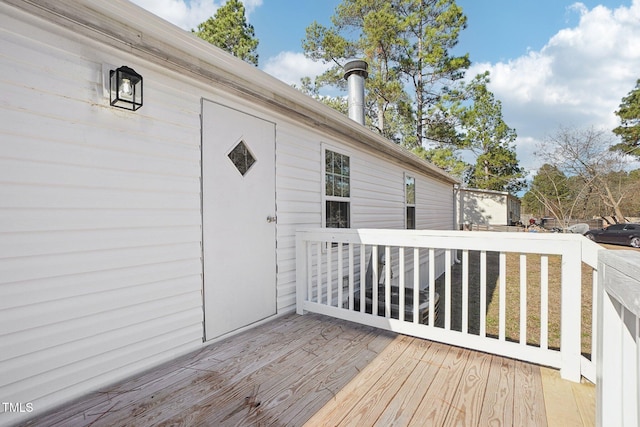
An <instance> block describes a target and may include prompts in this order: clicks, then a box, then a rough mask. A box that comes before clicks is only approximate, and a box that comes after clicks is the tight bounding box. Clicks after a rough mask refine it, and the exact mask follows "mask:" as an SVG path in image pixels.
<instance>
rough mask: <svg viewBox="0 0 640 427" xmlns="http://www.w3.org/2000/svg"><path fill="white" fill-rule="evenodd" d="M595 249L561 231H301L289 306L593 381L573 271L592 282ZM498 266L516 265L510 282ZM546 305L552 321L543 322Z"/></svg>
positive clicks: (577, 281)
mask: <svg viewBox="0 0 640 427" xmlns="http://www.w3.org/2000/svg"><path fill="white" fill-rule="evenodd" d="M599 249H600V247H599V246H598V245H596V244H594V243H592V242H590V241H588V240H587V239H586V238H584V237H583V236H580V235H569V234H538V233H493V232H468V231H426V230H424V231H423V230H371V229H314V230H302V231H299V232H298V233H297V261H296V262H297V310H298V313H300V314H302V313H304V312H316V313H321V314H325V315H329V316H334V317H338V318H342V319H345V320H350V321H355V322H359V323H363V324H367V325H371V326H375V327H379V328H384V329H388V330H392V331H395V332H399V333H403V334H408V335H413V336H417V337H422V338H426V339H431V340H434V341H439V342H443V343H447V344H451V345H456V346H461V347H466V348H471V349H475V350H480V351H485V352H489V353H494V354H498V355H502V356H506V357H512V358H516V359H520V360H525V361H529V362H533V363H539V364H542V365H547V366H552V367H557V368H559V369H560V371H561V376H562V377H563V378H566V379H570V380H572V381H579V380H580V376H581V375H584V376H587V377H588V378H589V379H591V380H592V381H595V367H594V364H593V362H594V358H593V356H594V355H595V343H596V333H595V332H596V330H595V328H592V322H591V320H594V319H595V316H596V313H595V310H593V315H592V318H591V319H589V321H588V322H587V323H588V325H586V327H587V328H589V329H590V330H589V331H588V334H590V335H591V334H592V335H593V337H592V341H591V351H589V353H591V355H592V357H591V358H590V359H589V358H585V357H583V356H582V355H581V335H582V333H581V332H582V329H581V328H582V327H583V324H584V323H585V322H583V320H582V318H581V305H582V301H583V298H584V297H588V299H589V302H590V301H591V298H592V297H593V295H594V293H593V292H594V290H592V289H588V291H589V292H587V293H591V295H583V291H582V274H583V273H582V270H583V266H587V267H585V268H586V269H587V270H586V271H588V272H590V273H591V276H592V277H593V278H592V279H590V278H588V277H587V278H586V280H587V283H593V284H595V283H596V279H597V275H596V274H595V272H596V268H597V257H598V255H597V254H598V250H599ZM471 259H473V262H471V261H470V260H471ZM507 259H509V263H508V262H507ZM375 260H378V261H377V262H376V261H375ZM514 260H515V262H514ZM456 263H460V264H459V265H456ZM514 264H515V265H514ZM550 265H553V266H557V269H558V271H556V270H554V268H556V267H550ZM507 269H509V270H508V271H509V272H512V269H518V270H519V271H518V272H517V273H516V274H513V273H512V274H510V275H509V277H514V276H515V277H516V279H515V281H516V282H517V283H513V281H514V279H510V281H509V283H508V282H507ZM534 270H535V271H536V273H535V274H534V275H533V276H531V275H530V274H529V272H530V271H534ZM550 270H553V271H550ZM538 272H539V273H538ZM557 276H560V277H559V278H560V281H559V282H558V280H557V279H558V277H557ZM374 284H378V285H377V286H374ZM415 284H418V286H414V285H415ZM507 285H508V286H507ZM588 287H589V288H591V285H589V286H588ZM534 289H535V293H534V294H532V290H534ZM420 291H422V292H420ZM508 293H511V294H508ZM513 293H516V294H518V295H517V296H516V297H515V298H514V295H513ZM556 294H557V295H558V297H554V296H553V295H556ZM389 295H391V298H389V297H388V296H389ZM558 300H559V301H558ZM413 301H419V303H418V304H413ZM496 304H497V307H498V309H497V315H496V313H495V311H496V310H495V309H492V313H493V314H491V315H488V311H487V307H489V306H490V305H491V306H492V307H494V308H495V306H496ZM534 304H535V310H536V313H532V310H533V308H532V306H533V305H534ZM514 305H515V306H516V307H514ZM538 305H539V308H538ZM554 309H555V310H557V311H556V314H557V316H559V323H560V324H559V325H558V324H557V322H556V324H554V323H553V322H550V317H549V313H550V312H552V311H553V310H554ZM594 309H595V307H594ZM514 319H515V320H514ZM556 320H557V319H556ZM514 325H515V326H514ZM508 327H509V328H511V329H510V330H507V328H508ZM514 327H515V329H516V331H515V332H514V331H513V328H514ZM556 328H560V331H559V335H560V336H559V340H557V331H556V330H555V329H556ZM534 335H535V336H534ZM551 335H554V337H555V338H556V341H554V340H553V339H552V337H551ZM554 343H555V344H554ZM558 344H559V346H558ZM558 347H559V348H558Z"/></svg>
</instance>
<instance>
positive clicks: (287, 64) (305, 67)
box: [262, 52, 330, 85]
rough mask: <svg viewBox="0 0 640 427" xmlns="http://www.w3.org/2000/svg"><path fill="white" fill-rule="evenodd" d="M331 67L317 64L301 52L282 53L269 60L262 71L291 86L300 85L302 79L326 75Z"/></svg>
mask: <svg viewBox="0 0 640 427" xmlns="http://www.w3.org/2000/svg"><path fill="white" fill-rule="evenodd" d="M329 67H330V64H322V63H321V62H315V61H313V60H311V59H309V58H307V57H305V56H304V54H303V53H300V52H280V53H279V54H278V55H276V56H273V57H271V58H269V59H267V61H266V63H265V65H264V66H263V67H262V69H263V70H264V71H265V72H267V73H269V74H271V75H272V76H274V77H276V78H278V79H280V80H282V81H283V82H285V83H287V84H289V85H291V84H296V85H300V79H301V78H302V77H311V78H312V79H313V78H314V77H316V76H318V75H320V74H322V73H324V72H325V71H326V70H327V69H329Z"/></svg>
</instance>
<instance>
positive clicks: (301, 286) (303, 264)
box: [296, 231, 311, 314]
mask: <svg viewBox="0 0 640 427" xmlns="http://www.w3.org/2000/svg"><path fill="white" fill-rule="evenodd" d="M307 246H308V245H307V241H306V240H304V233H303V232H300V231H299V232H297V233H296V312H297V313H298V314H305V312H304V308H303V307H304V302H305V301H306V299H307V269H308V268H311V266H309V265H307V251H308V247H307Z"/></svg>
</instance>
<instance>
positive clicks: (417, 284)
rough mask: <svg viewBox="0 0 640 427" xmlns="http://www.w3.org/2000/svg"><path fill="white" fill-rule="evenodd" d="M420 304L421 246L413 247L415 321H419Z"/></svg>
mask: <svg viewBox="0 0 640 427" xmlns="http://www.w3.org/2000/svg"><path fill="white" fill-rule="evenodd" d="M419 305H420V248H413V323H419V322H420V321H419V320H418V306H419Z"/></svg>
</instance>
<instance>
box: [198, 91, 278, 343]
mask: <svg viewBox="0 0 640 427" xmlns="http://www.w3.org/2000/svg"><path fill="white" fill-rule="evenodd" d="M275 129H276V128H275V124H274V123H271V122H268V121H266V120H263V119H260V118H257V117H254V116H251V115H249V114H246V113H243V112H240V111H238V110H234V109H231V108H229V107H225V106H223V105H220V104H216V103H214V102H211V101H206V100H205V101H203V105H202V217H203V218H202V226H203V238H202V240H203V257H204V260H203V262H204V318H205V339H206V340H210V339H212V338H216V337H219V336H221V335H224V334H226V333H228V332H231V331H234V330H236V329H239V328H242V327H243V326H247V325H250V324H251V323H254V322H256V321H259V320H261V319H264V318H266V317H269V316H271V315H273V314H275V313H276V242H275V239H276V230H275V214H276V213H275V205H276V204H275Z"/></svg>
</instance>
